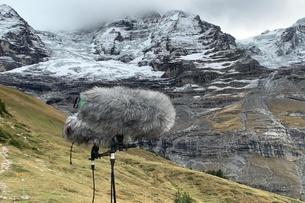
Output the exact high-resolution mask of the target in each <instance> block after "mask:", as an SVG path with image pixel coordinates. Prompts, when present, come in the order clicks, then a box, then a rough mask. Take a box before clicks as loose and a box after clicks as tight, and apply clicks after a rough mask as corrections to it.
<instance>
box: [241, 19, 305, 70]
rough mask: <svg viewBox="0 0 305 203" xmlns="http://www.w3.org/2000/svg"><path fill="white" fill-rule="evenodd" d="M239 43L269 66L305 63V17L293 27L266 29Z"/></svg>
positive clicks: (277, 66)
mask: <svg viewBox="0 0 305 203" xmlns="http://www.w3.org/2000/svg"><path fill="white" fill-rule="evenodd" d="M239 43H240V46H241V47H242V48H245V49H247V50H248V53H249V54H250V55H251V56H252V57H253V58H255V59H256V60H258V61H259V62H260V63H261V65H264V66H266V67H268V68H279V67H282V66H289V65H293V64H305V18H302V19H300V20H298V21H297V22H296V23H295V24H293V25H292V26H291V27H288V28H285V29H277V30H273V31H266V32H264V33H262V34H261V35H259V36H256V37H253V38H249V39H246V40H242V41H240V42H239Z"/></svg>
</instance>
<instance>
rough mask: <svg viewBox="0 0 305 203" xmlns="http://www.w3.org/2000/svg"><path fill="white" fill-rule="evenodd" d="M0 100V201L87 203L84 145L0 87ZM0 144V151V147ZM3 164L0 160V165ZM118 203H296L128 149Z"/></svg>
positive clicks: (102, 175) (101, 185)
mask: <svg viewBox="0 0 305 203" xmlns="http://www.w3.org/2000/svg"><path fill="white" fill-rule="evenodd" d="M0 98H1V100H2V101H3V102H4V103H5V104H6V105H7V107H6V108H7V111H8V112H9V113H11V114H12V116H11V117H5V118H2V119H0V130H1V131H0V133H1V134H0V150H1V148H2V146H6V147H8V149H9V157H8V159H9V160H10V161H11V162H12V164H11V166H10V168H9V170H7V171H5V172H4V173H1V174H0V183H4V184H6V186H7V188H6V189H5V191H1V190H0V202H1V203H2V202H3V203H6V202H13V201H12V200H4V199H3V197H6V198H10V199H14V198H16V199H18V198H19V199H20V197H22V196H25V195H28V196H29V197H30V199H29V200H20V202H29V203H51V202H52V203H53V202H54V203H63V202H68V203H70V202H71V203H83V202H91V194H92V188H91V185H92V182H91V170H90V162H89V161H88V157H89V151H90V147H89V146H77V147H75V148H74V151H75V152H74V154H73V157H74V159H73V162H74V163H73V165H72V166H71V165H69V147H70V143H69V142H66V141H65V140H64V139H63V138H62V127H63V122H64V120H65V115H64V114H62V113H61V112H59V111H57V110H56V109H54V108H52V107H50V106H47V105H45V104H44V103H42V102H41V101H39V100H37V99H35V98H33V97H31V96H28V95H26V94H24V93H21V92H19V91H17V90H14V89H11V88H7V87H3V86H0ZM1 145H2V146H1ZM2 161H4V160H3V158H2V157H1V156H0V163H1V162H2ZM115 167H116V182H117V184H116V186H117V198H118V202H120V203H123V202H133V203H136V202H138V203H139V202H144V203H149V202H160V203H162V202H164V203H171V202H174V201H175V198H176V193H177V191H178V189H181V190H182V191H183V192H186V194H188V195H189V196H190V197H191V198H192V199H193V200H194V201H195V202H212V203H213V202H221V203H223V202H224V203H225V202H240V203H243V202H244V203H256V202H257V203H262V202H266V203H267V202H274V203H275V202H277V203H280V202H298V201H297V200H293V199H290V198H287V197H283V196H280V195H276V194H273V193H269V192H266V191H262V190H258V189H253V188H250V187H247V186H244V185H240V184H237V183H234V182H231V181H229V180H225V179H222V178H218V177H215V176H212V175H208V174H206V173H202V172H196V171H192V170H189V169H186V168H182V167H178V166H176V165H174V164H173V163H172V162H170V161H168V160H166V159H163V158H161V157H159V156H157V155H155V154H153V153H150V152H147V151H144V150H140V149H132V150H128V151H127V152H118V153H117V161H116V166H115ZM109 175H110V167H109V160H108V159H107V158H103V159H100V160H97V161H96V186H97V196H96V202H109V201H110V199H109V196H110V179H109Z"/></svg>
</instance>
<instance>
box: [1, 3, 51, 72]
mask: <svg viewBox="0 0 305 203" xmlns="http://www.w3.org/2000/svg"><path fill="white" fill-rule="evenodd" d="M47 55H48V52H47V50H46V48H45V46H44V43H43V42H42V41H41V40H40V38H39V37H38V35H37V34H36V31H35V30H34V29H33V28H31V27H30V26H29V25H28V23H27V22H26V21H25V20H23V19H22V18H21V17H20V16H19V15H18V13H17V12H16V11H15V10H14V9H12V8H11V7H9V6H7V5H5V4H4V5H0V71H5V70H11V69H14V68H17V67H20V66H24V65H29V64H33V63H38V62H40V61H42V60H43V58H45V57H47Z"/></svg>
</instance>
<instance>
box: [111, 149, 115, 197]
mask: <svg viewBox="0 0 305 203" xmlns="http://www.w3.org/2000/svg"><path fill="white" fill-rule="evenodd" d="M114 163H115V155H114V153H111V154H110V164H111V186H112V187H111V203H112V198H113V202H114V203H116V193H115V176H114Z"/></svg>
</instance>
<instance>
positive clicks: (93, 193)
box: [91, 162, 95, 203]
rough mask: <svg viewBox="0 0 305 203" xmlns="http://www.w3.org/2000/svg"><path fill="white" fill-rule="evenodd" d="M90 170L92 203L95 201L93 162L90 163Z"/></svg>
mask: <svg viewBox="0 0 305 203" xmlns="http://www.w3.org/2000/svg"><path fill="white" fill-rule="evenodd" d="M91 169H92V186H93V188H92V203H94V199H95V177H94V170H95V165H94V162H91Z"/></svg>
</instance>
